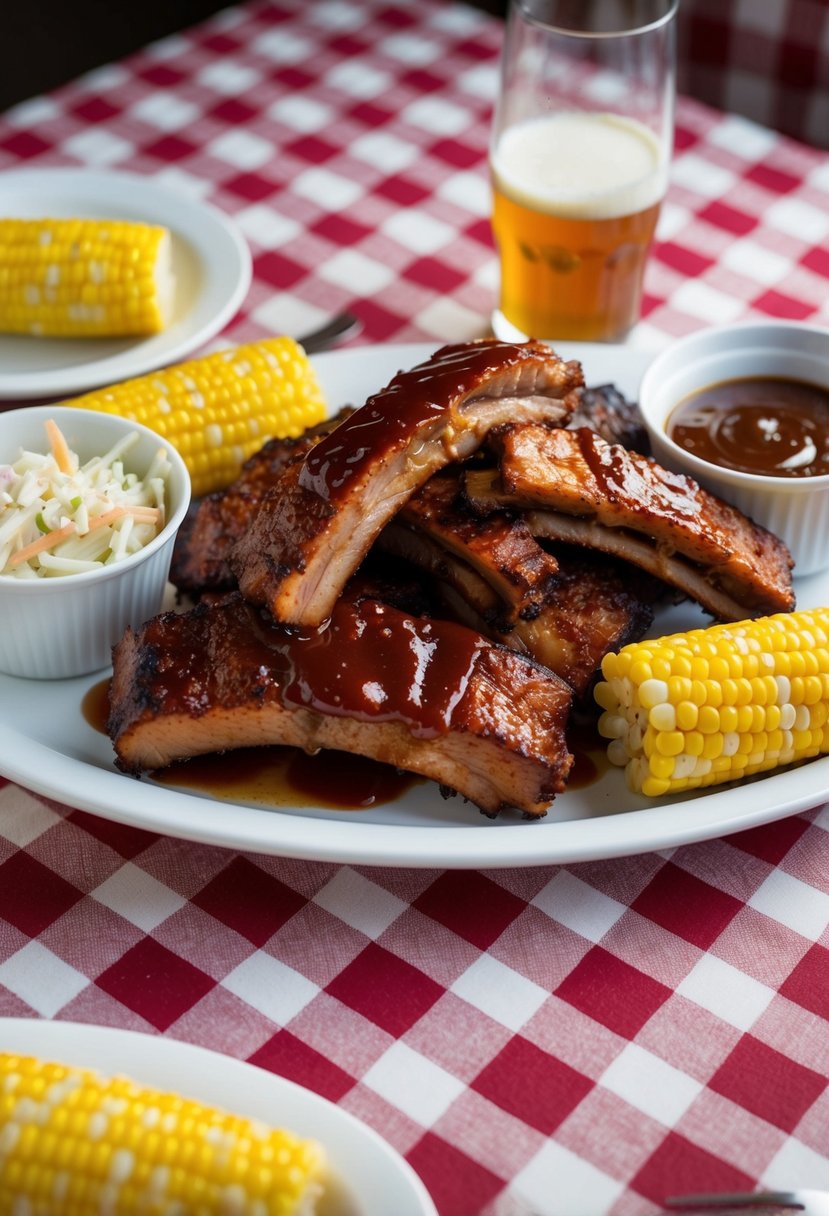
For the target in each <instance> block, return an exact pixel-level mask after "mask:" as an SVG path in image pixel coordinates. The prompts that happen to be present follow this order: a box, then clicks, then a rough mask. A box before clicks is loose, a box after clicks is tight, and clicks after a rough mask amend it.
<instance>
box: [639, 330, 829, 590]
mask: <svg viewBox="0 0 829 1216" xmlns="http://www.w3.org/2000/svg"><path fill="white" fill-rule="evenodd" d="M746 376H782V377H788V378H791V379H795V380H806V381H809V382H810V383H812V384H818V385H821V386H822V387H823V388H826V389H829V329H822V328H820V327H819V326H813V325H801V324H799V323H797V322H789V321H759V322H748V323H746V324H740V325H727V326H723V327H722V328H719V327H718V328H715V329H704V330H701V331H700V332H699V333H695V334H691V335H690V336H689V337H687V338H682V339H680V340H679V341H678V342H674V343H673V344H672V345H671V346H669V347H667V348H666V349H665V350H664V351H663V352H662V353H661V354H659V355H658V356H657V357H656V359H655V360H654V361H653V363H651V364H650V366H649V367H648V369H647V371H646V372H645V376H644V378H643V380H642V384H641V387H640V390H639V407H640V409H641V411H642V415H643V418H644V422H645V426H646V427H647V430H648V434H649V436H650V441H651V447H652V450H653V455H654V457H655V458H656V460H657V461H658V462H659V464H662V465H664V466H665V467H666V468H670V469H676V470H677V471H678V472H682V473H688V474H689V475H690V476H691V477H693V478H694V480H695V481H698V482H699V483H700V485H701V486H704V487H705V489H707V490H709V491H710V492H711V493H712V494H716V495H718V496H719V497H720V498H723V499H725V500H726V501H727V502H730V503H733V504H734V506H736V507H739V508H740V510H741V511H743V512H744V514H746V515H748V516H750V517H751V518H752V519H753V520H755V521H756V522H757V523H759V524H762V525H763V526H764V527H766V528H768V529H769V530H770V531H771V532H774V533H775V535H777V536H779V537H780V538H781V539H782V540H783V541H785V543H786V544H787V545H788V547H789V549H790V550H791V553H792V556H793V557H794V560H795V568H794V574H795V577H800V576H803V575H808V574H817V573H818V571H820V570H826V569H827V568H829V474H824V475H823V476H820V477H772V476H764V475H760V474H754V473H741V472H738V471H737V470H735V469H725V468H721V467H720V466H719V465H714V464H710V463H709V462H708V461H707V460H701V459H700V458H699V457H698V456H693V455H692V454H691V453H690V452H686V451H685V449H684V448H682V447H680V446H679V444H677V443H674V441H673V440H672V439H671V438H670V437H669V435H668V434H667V429H666V428H667V424H668V418H669V416H670V414H671V412H672V410H673V409H674V408H675V407H676V406H677V405H678V404H679V402H680V401H682V400H684V399H685V398H686V397H687V396H688V395H689V394H690V393H694V392H696V391H698V390H699V389H703V388H707V387H708V386H709V385H711V384H717V383H719V382H721V381H723V380H738V379H742V378H744V377H746Z"/></svg>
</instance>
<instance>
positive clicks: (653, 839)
mask: <svg viewBox="0 0 829 1216" xmlns="http://www.w3.org/2000/svg"><path fill="white" fill-rule="evenodd" d="M431 349H432V348H430V347H423V346H386V347H381V346H376V347H356V348H354V349H353V350H346V351H335V352H331V353H329V354H325V355H320V356H318V357H317V358H316V359H315V360H314V363H315V365H316V367H317V368H318V371H319V374H320V377H321V380H322V383H323V386H324V388H325V391H326V393H327V397H328V401H329V404H330V405H331V407H332V408H336V407H338V406H339V405H341V404H345V403H347V402H351V403H353V404H362V403H363V401H364V400H365V398H366V396H367V395H369V394H370V393H371V392H373V391H375V390H376V389H377V388H379V387H381V386H382V385H383V384H385V383H386V382H387V381H388V380H389V379H390V377H391V376H392V375H393V374H394V373H395V372H396V371H397V370H398V369H399V368H402V367H410V366H412V365H413V364H415V363H417V362H418V361H419V360H420V359H422V358H425V357H426V356H427V355H428V354H429V353H430V351H431ZM559 349H560V350H561V353H562V354H563V355H567V356H568V357H578V358H580V359H581V361H582V363H583V365H584V369H585V376H586V378H587V381H588V383H589V384H593V385H597V384H601V383H607V382H613V383H615V384H616V385H617V386H618V387H619V388H620V389H622V391H623V392H626V393H627V394H628V395H630V396H631V397H633V398H634V399H635V395H636V393H637V390H638V386H639V380H640V378H641V375H642V373H643V371H644V369H645V367H646V366H647V363H648V361H649V358H650V356H649V355H647V354H643V353H642V352H641V351H635V350H630V349H628V348H626V347H614V346H593V345H584V346H575V345H572V346H570V345H562V346H561V347H560V348H559ZM797 592H798V601H799V603H800V605H801V606H802V607H808V606H810V605H812V606H815V605H818V604H829V574H827V575H818V576H816V577H814V578H811V579H807V580H802V581H801V582H800V583H799V584H798V587H797ZM707 619H708V618H706V617H704V616H703V614H702V612H701V611H700V610H699V609H697V608H696V607H695V606H694V605H690V604H684V605H681V606H679V607H676V608H672V609H670V610H668V611H662V612H660V614H659V615H658V617H657V620H656V621H655V623H654V626H653V629H652V631H651V632H652V634H653V636H657V635H658V634H661V633H666V632H674V631H676V630H680V629H686V628H692V627H695V626H698V625H701V624H704V623H706V621H707ZM103 675H104V673H100V674H99V675H97V676H92V677H89V678H84V679H82V680H63V681H52V682H49V681H39V680H21V679H13V678H12V677H10V676H5V677H3V676H0V772H2V773H3V775H4V776H6V777H10V778H11V779H12V780H14V781H18V782H19V783H20V784H21V785H25V786H28V787H29V788H30V789H32V790H35V791H36V792H38V793H41V794H45V795H47V796H48V797H51V798H54V799H57V800H58V801H61V802H64V803H68V804H69V805H70V806H75V807H80V808H81V809H83V810H87V811H91V812H93V813H94V814H97V815H102V816H103V817H104V818H108V819H114V820H117V821H118V822H120V823H129V824H133V825H135V826H137V827H142V828H146V829H148V830H150V831H155V832H161V833H164V834H166V835H170V836H179V837H181V838H183V839H187V840H200V841H204V842H206V843H211V844H219V845H225V846H227V847H230V848H236V849H243V850H244V849H248V850H252V851H256V852H262V853H273V854H278V855H281V856H288V857H305V858H312V859H316V860H319V861H334V862H348V863H351V864H355V865H360V864H362V865H398V866H449V867H454V868H472V869H477V868H486V867H496V866H531V865H546V864H550V863H555V864H565V863H569V862H579V861H590V860H593V859H596V858H607V857H621V856H626V855H629V854H633V853H645V852H649V851H652V850H654V849H664V848H670V847H672V846H675V845H680V844H687V843H689V842H692V841H697V840H708V839H711V838H712V837H715V836H722V835H725V834H727V833H729V832H736V831H741V830H743V829H745V828H749V827H754V826H756V825H757V824H761V823H767V822H769V821H770V820H773V819H780V818H783V816H785V815H791V814H794V813H795V812H796V811H801V810H804V809H806V808H808V807H812V806H817V805H818V804H820V803H821V802H823V801H824V800H826V799H827V798H829V757H827V758H821V759H817V760H812V761H810V762H809V763H807V764H804V765H802V766H801V767H799V768H794V769H790V770H785V771H782V772H777V773H772V774H770V775H769V776H766V777H761V778H757V779H755V780H753V781H752V782H750V783H744V784H742V785H735V786H733V787H728V788H723V789H714V790H712V791H711V792H707V793H697V794H694V795H689V796H687V797H684V798H678V799H676V800H672V799H655V800H647V799H645V798H641V797H637V796H635V795H633V794H631V793H630V792H629V791H628V790H627V789H626V787H625V782H624V777H623V775H622V772H621V771H620V770H614V771H611V772H607V773H605V774H604V775H603V776H602V777H601V778H600V779H599V780H597V781H595V782H594V783H593V784H592V785H587V786H585V787H584V788H580V789H578V788H571V789H569V790H568V791H567V792H566V793H564V794H562V795H560V796H559V797H558V798H557V799H556V800H555V802H554V803H553V806H552V808H551V809H550V811H549V812H548V813H547V816H546V817H545V818H544V819H542V820H538V821H536V822H532V823H528V822H524V821H523V820H521V819H520V818H519V817H518V816H516V815H509V814H507V815H502V816H501V817H500V818H498V819H497V820H489V819H485V818H484V817H483V816H482V815H480V814H479V813H478V811H477V810H476V809H475V808H474V807H472V806H470V805H468V804H467V803H464V802H463V801H462V800H461V799H460V798H451V799H449V800H446V801H445V800H444V799H443V798H442V797H441V796H440V793H439V791H438V787H437V786H436V785H434V784H433V783H432V782H428V781H426V782H422V783H420V784H418V785H416V786H415V787H414V788H413V789H410V790H408V791H407V792H406V793H405V794H404V795H403V796H402V797H401V798H399V799H398V800H397V801H395V802H390V803H386V804H384V805H379V806H376V807H372V808H371V809H369V810H364V811H360V812H353V811H348V812H342V811H336V810H327V809H323V808H320V807H313V806H312V807H309V806H303V807H279V808H278V809H274V808H271V807H267V808H264V807H262V806H257V805H255V804H253V803H248V804H244V805H243V804H241V803H238V802H234V801H232V800H227V801H220V800H218V799H216V798H213V797H211V796H210V795H208V794H199V793H194V792H192V791H183V790H177V789H174V788H171V787H169V786H165V785H159V784H155V783H154V782H152V781H151V780H149V779H143V780H141V781H136V780H134V779H133V778H132V777H125V776H123V775H122V774H120V773H118V772H117V770H116V769H115V767H114V765H113V752H112V747H111V745H110V742H109V740H108V739H107V738H106V737H105V736H104V735H102V734H100V733H98V732H97V731H95V730H94V729H93V728H92V727H91V726H89V725H88V724H87V723H86V722H85V720H84V718H83V716H82V715H81V713H80V712H79V711H80V705H81V701H82V699H83V696H84V693H85V692H86V691H87V689H89V688H90V687H91V686H92V685H93V684H95V683H96V682H97V681H99V680H100V679H101V678H102V676H103ZM326 763H327V764H328V765H329V766H331V767H332V768H333V767H334V766H336V764H337V753H336V752H330V753H329V754H328V757H327V758H326Z"/></svg>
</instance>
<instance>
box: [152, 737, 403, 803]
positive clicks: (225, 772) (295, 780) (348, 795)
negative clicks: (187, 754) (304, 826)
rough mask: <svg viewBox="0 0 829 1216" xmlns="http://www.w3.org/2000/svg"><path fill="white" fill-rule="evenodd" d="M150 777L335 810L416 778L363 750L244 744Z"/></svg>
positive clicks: (396, 790)
mask: <svg viewBox="0 0 829 1216" xmlns="http://www.w3.org/2000/svg"><path fill="white" fill-rule="evenodd" d="M152 778H153V780H154V781H158V782H159V783H160V784H162V785H169V786H179V787H180V786H183V787H185V788H187V789H194V790H198V791H199V792H200V793H204V794H209V795H210V796H211V797H212V798H217V799H225V800H226V801H239V802H254V803H257V804H258V805H260V806H272V807H287V806H320V807H325V808H326V809H327V810H337V811H365V810H368V809H369V808H370V807H373V806H378V805H379V804H381V803H386V802H393V801H394V800H395V799H396V798H399V797H400V796H401V795H402V794H404V793H405V792H406V790H408V789H410V788H411V787H412V786H413V785H415V784H416V783H417V782H418V781H419V780H420V778H418V777H416V776H414V775H413V774H412V773H401V772H399V771H398V770H397V769H395V768H392V767H391V766H390V765H388V764H379V763H378V762H377V761H376V760H370V759H368V758H367V757H365V756H356V755H352V754H351V753H348V752H334V751H328V752H320V753H318V754H317V755H315V756H309V755H307V754H306V753H305V752H303V751H300V750H299V749H298V748H294V747H247V748H240V749H239V750H238V751H235V752H224V753H223V754H221V755H216V754H213V755H209V756H195V757H194V758H193V759H192V760H182V761H177V762H176V763H174V764H171V765H169V766H168V767H167V768H165V769H161V770H159V771H157V772H154V773H152Z"/></svg>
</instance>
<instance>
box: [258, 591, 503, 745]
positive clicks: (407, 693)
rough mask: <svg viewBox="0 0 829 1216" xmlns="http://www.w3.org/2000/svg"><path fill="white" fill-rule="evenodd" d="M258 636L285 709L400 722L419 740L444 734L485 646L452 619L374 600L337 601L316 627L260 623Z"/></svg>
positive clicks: (470, 631)
mask: <svg viewBox="0 0 829 1216" xmlns="http://www.w3.org/2000/svg"><path fill="white" fill-rule="evenodd" d="M390 618H393V620H394V628H392V626H391V623H390ZM260 637H261V638H262V640H263V641H264V643H265V645H266V646H267V648H268V651H269V652H270V666H271V672H272V676H276V677H277V678H278V684H279V689H280V700H281V702H282V704H283V705H284V706H285V707H286V708H289V709H300V708H307V709H315V710H319V711H320V712H322V713H326V714H335V715H336V714H341V715H343V716H348V717H349V718H357V719H363V720H375V721H378V720H379V721H386V722H388V721H398V722H405V723H406V725H407V726H408V727H409V729H410V730H411V732H412V734H413V735H415V736H416V737H418V738H422V739H429V738H434V737H435V736H436V735H439V734H444V733H445V732H446V731H447V730H448V729H449V725H450V721H451V717H452V711H453V710H454V708H455V706H456V705H457V704H458V702H459V701H460V699H461V697H462V696H463V694H464V692H465V691H466V687H467V684H468V682H469V677H470V675H471V674H472V668H473V667H474V664H475V660H476V658H477V656H478V653H479V652H480V650H481V648H482V647H483V646H484V645H486V643H485V641H484V639H483V638H482V637H479V635H478V634H476V633H473V632H472V630H469V629H466V628H464V627H462V626H460V625H455V624H453V623H452V622H451V621H429V620H421V619H419V618H416V617H409V616H404V615H403V614H401V613H399V612H398V611H397V610H396V609H394V608H390V607H389V606H388V605H386V604H383V603H380V601H378V600H363V601H362V602H361V603H360V604H358V605H356V606H355V605H352V604H349V603H347V602H343V601H341V602H340V603H338V604H337V606H336V607H335V609H334V612H333V614H332V616H331V618H330V620H329V621H327V622H326V623H325V624H323V625H320V626H319V627H318V628H315V629H306V628H300V629H289V628H286V627H280V626H270V625H264V623H263V628H262V631H261V633H260Z"/></svg>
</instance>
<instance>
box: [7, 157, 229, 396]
mask: <svg viewBox="0 0 829 1216" xmlns="http://www.w3.org/2000/svg"><path fill="white" fill-rule="evenodd" d="M0 216H4V217H14V218H19V219H35V218H48V219H52V218H56V219H61V218H69V217H73V216H79V217H82V218H86V217H89V218H98V219H123V220H134V221H142V222H144V223H149V224H161V225H163V226H165V227H167V228H169V229H170V233H171V237H172V264H173V273H174V274H175V278H176V294H175V303H174V313H173V317H172V319H171V321H170V323H169V325H168V326H167V328H166V329H165V330H164V332H163V333H160V334H152V335H151V336H149V337H126V338H30V337H27V336H26V335H21V334H0V399H2V400H11V401H17V400H24V399H30V398H33V397H44V398H52V399H56V398H57V397H66V396H69V395H70V394H73V393H79V392H82V391H84V390H86V389H91V388H97V387H98V386H100V385H104V384H115V383H116V382H117V381H120V380H127V379H130V378H131V377H133V376H141V375H143V374H144V373H145V372H148V371H152V370H153V369H154V368H157V367H163V366H166V365H167V364H169V363H175V362H177V361H178V360H180V359H183V358H185V357H186V356H187V355H188V354H189V353H190V352H191V351H194V350H195V349H196V348H197V347H199V346H201V345H202V344H203V343H205V342H207V341H209V339H210V338H212V337H214V336H215V335H216V334H217V333H219V331H220V330H221V329H222V328H223V327H224V326H225V325H226V324H227V323H228V321H230V320H231V318H232V317H233V315H234V314H235V313H236V312H237V310H238V308H239V306H240V304H241V303H242V301H243V300H244V298H245V296H246V294H247V290H248V287H249V286H250V279H251V257H250V251H249V249H248V247H247V244H246V243H245V240H244V238H243V237H242V235H241V233H240V232H239V230H238V228H237V227H236V225H235V224H234V223H233V221H232V220H231V219H230V218H229V217H228V216H226V215H224V214H223V212H221V211H219V210H217V209H216V208H215V207H212V206H210V205H209V204H207V203H204V202H201V201H200V200H199V199H196V198H192V197H190V196H189V195H187V194H179V193H176V192H175V191H174V190H171V189H169V188H168V187H165V186H163V185H161V184H159V183H158V182H156V181H154V180H153V178H151V177H139V176H138V175H135V174H130V173H109V172H100V171H98V170H94V169H15V170H13V171H11V172H8V173H2V174H0Z"/></svg>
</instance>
